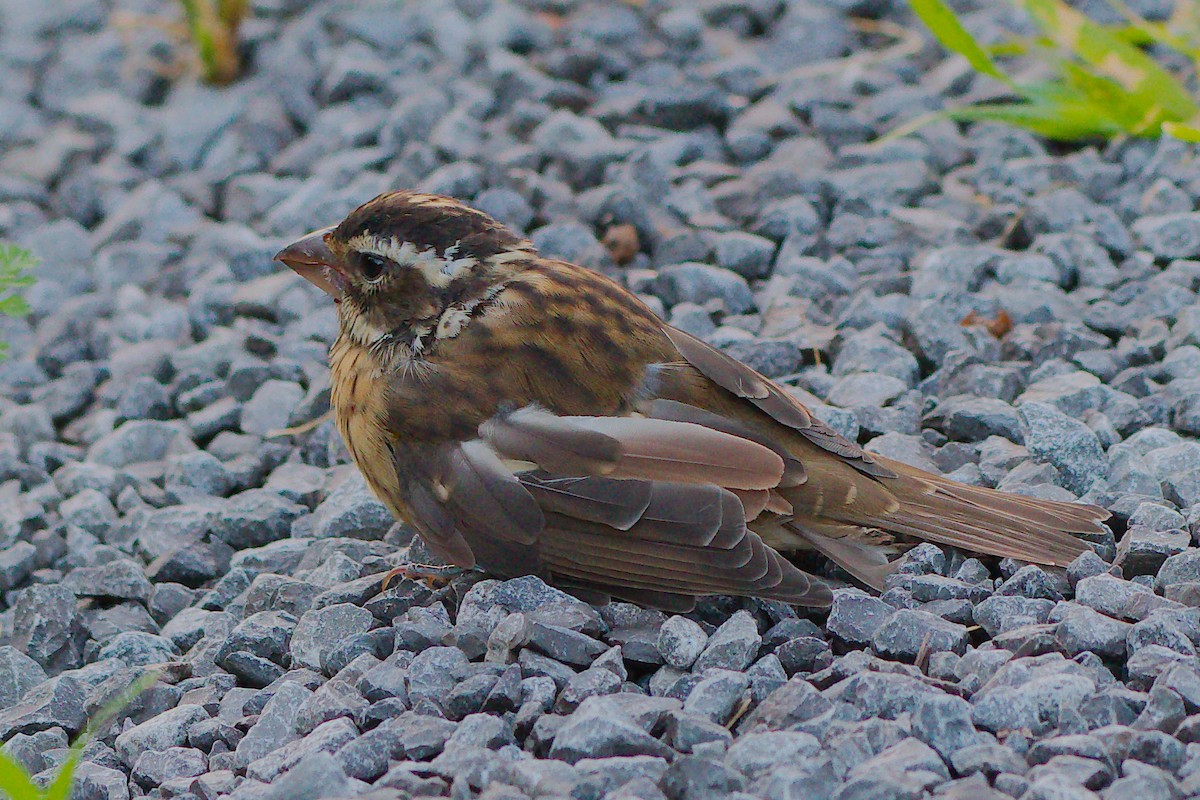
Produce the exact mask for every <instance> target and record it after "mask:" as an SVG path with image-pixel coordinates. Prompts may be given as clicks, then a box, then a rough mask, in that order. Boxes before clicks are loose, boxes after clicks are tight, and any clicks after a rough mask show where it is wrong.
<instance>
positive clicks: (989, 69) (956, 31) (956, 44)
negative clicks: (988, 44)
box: [909, 0, 1012, 85]
mask: <svg viewBox="0 0 1200 800" xmlns="http://www.w3.org/2000/svg"><path fill="white" fill-rule="evenodd" d="M909 3H910V5H911V6H912V10H913V12H914V13H915V14H916V15H917V16H918V17H920V19H921V21H922V22H924V23H925V26H926V27H927V28H929V30H930V32H931V33H932V34H933V35H934V37H935V38H936V39H937V40H938V41H939V42H940V43H941V45H942V47H945V48H946V49H947V50H953V51H954V52H955V53H958V54H959V55H961V56H962V57H963V58H965V59H967V62H968V63H969V64H970V65H971V66H972V67H974V68H975V70H976V71H977V72H981V73H983V74H984V75H989V76H991V77H993V78H995V79H996V80H998V81H1003V82H1004V83H1007V84H1010V85H1011V84H1012V79H1011V78H1009V77H1008V76H1007V75H1005V74H1004V73H1003V72H1002V71H1001V70H1000V68H999V67H997V66H996V62H994V61H992V57H991V56H989V55H988V54H987V51H986V50H984V49H983V47H981V46H980V44H979V42H977V41H975V37H974V36H972V35H971V34H970V32H969V31H967V29H966V28H964V27H963V25H962V23H961V22H959V21H958V17H957V16H956V15H955V13H954V11H952V10H951V9H950V7H949V6H948V5H946V4H945V3H943V2H942V0H909Z"/></svg>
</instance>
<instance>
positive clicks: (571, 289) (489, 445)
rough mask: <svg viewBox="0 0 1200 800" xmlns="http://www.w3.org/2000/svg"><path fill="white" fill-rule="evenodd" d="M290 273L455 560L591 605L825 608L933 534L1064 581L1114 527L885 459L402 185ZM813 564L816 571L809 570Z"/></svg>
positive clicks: (756, 380)
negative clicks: (322, 300) (328, 330)
mask: <svg viewBox="0 0 1200 800" xmlns="http://www.w3.org/2000/svg"><path fill="white" fill-rule="evenodd" d="M276 259H277V260H278V261H281V262H282V263H284V264H286V265H287V266H289V267H291V268H292V269H293V270H294V271H295V272H297V273H298V274H299V275H300V276H302V277H303V278H305V279H307V280H308V281H310V282H311V283H313V284H315V285H316V286H317V287H319V288H320V289H322V290H323V291H325V292H326V293H328V294H329V295H331V296H332V298H333V300H334V302H335V303H336V308H337V316H338V327H339V333H338V335H337V337H336V339H335V341H334V342H333V344H332V345H331V347H330V353H329V359H330V370H331V379H330V384H331V400H330V404H331V406H332V409H333V412H334V418H335V420H336V426H337V429H338V431H339V432H340V434H341V436H342V438H343V439H344V440H345V443H346V447H347V449H348V451H349V453H350V455H351V457H352V459H353V461H354V463H355V464H356V465H357V467H358V469H359V470H360V471H361V473H362V475H363V476H364V478H365V481H366V483H367V485H368V486H369V487H370V489H371V490H372V491H373V492H374V493H375V495H377V496H378V498H379V499H380V500H381V501H382V502H383V504H384V505H386V506H387V507H388V509H389V510H390V511H391V512H392V514H394V515H395V516H396V517H397V518H398V520H400V521H402V522H403V523H406V524H408V525H409V526H411V527H412V529H413V530H414V531H415V532H416V534H417V535H419V536H420V538H421V539H422V540H423V541H424V543H425V544H426V546H427V547H428V549H429V550H430V551H431V552H432V553H433V554H434V555H436V556H437V557H438V558H440V559H442V560H444V561H445V562H447V563H448V564H451V565H454V566H455V567H458V568H461V569H464V570H478V571H481V572H484V573H486V574H489V575H491V576H494V577H496V578H501V579H510V578H516V577H521V576H528V575H535V576H538V577H540V578H542V579H543V580H544V581H546V582H547V583H549V584H551V585H554V586H557V587H558V588H560V589H563V590H565V591H568V592H570V593H572V594H574V595H576V596H577V597H580V598H582V599H584V600H587V601H589V602H594V603H597V604H603V603H605V602H608V601H610V600H612V599H617V600H623V601H627V602H631V603H635V604H640V605H643V606H647V607H654V608H658V609H662V610H664V611H669V612H677V613H684V612H687V611H689V610H691V609H693V608H694V606H695V603H696V601H697V600H698V599H699V598H702V597H706V596H711V595H731V596H742V597H757V598H760V599H764V600H778V601H781V602H784V603H787V604H791V605H794V606H800V607H809V608H816V609H819V608H825V607H828V606H829V605H830V604H831V602H832V598H833V592H832V589H831V584H830V582H829V581H828V580H826V579H822V578H820V577H818V576H816V575H814V574H811V573H810V572H807V571H804V570H802V569H801V568H800V567H798V566H797V565H796V563H795V562H796V561H797V560H798V559H797V556H802V557H804V558H812V557H814V551H815V554H819V555H821V556H824V557H826V558H827V559H829V560H831V561H832V562H833V563H835V564H837V565H838V566H839V567H841V568H842V569H843V570H844V571H845V572H846V573H848V575H849V576H850V577H851V578H852V579H853V580H854V581H855V582H857V583H858V584H860V585H862V586H864V587H867V588H869V589H873V590H876V591H883V590H884V588H885V585H886V584H885V581H886V579H887V577H888V575H889V574H890V573H891V572H892V571H894V569H895V567H896V564H897V563H898V561H899V556H900V555H902V554H903V553H904V552H905V551H907V549H909V548H911V547H912V546H914V545H916V544H919V543H921V542H931V543H934V544H935V545H941V546H950V547H955V548H959V549H961V550H963V551H967V552H970V553H977V554H986V555H991V556H998V557H1006V556H1007V557H1012V558H1014V559H1019V560H1023V561H1026V562H1031V563H1036V564H1043V565H1051V566H1060V567H1061V566H1065V565H1067V564H1069V563H1070V562H1071V561H1072V560H1073V559H1075V558H1076V557H1077V556H1079V555H1080V554H1081V553H1083V552H1084V551H1085V550H1087V549H1088V545H1087V544H1086V542H1085V541H1082V540H1081V535H1082V536H1083V537H1086V536H1088V535H1098V534H1103V533H1104V532H1105V528H1104V526H1103V522H1104V520H1105V519H1107V518H1108V517H1109V513H1108V512H1107V511H1106V510H1104V509H1102V508H1099V507H1096V506H1092V505H1086V504H1082V503H1068V502H1059V501H1051V500H1043V499H1037V498H1032V497H1026V496H1021V495H1013V494H1006V493H1002V492H999V491H996V490H993V489H988V488H982V487H977V486H969V485H965V484H961V483H957V482H955V481H952V480H949V479H947V478H945V477H943V476H940V475H935V474H932V473H929V472H925V471H922V470H920V469H917V468H915V467H912V466H909V465H907V464H904V463H901V462H899V461H896V460H893V459H890V458H886V457H884V456H882V455H877V454H873V453H871V452H868V451H867V450H864V449H863V448H862V447H861V446H860V445H859V444H858V443H856V442H854V441H851V440H849V439H847V438H846V437H844V436H842V435H841V434H839V433H837V432H836V431H835V430H833V429H832V428H831V427H830V426H829V425H827V424H826V423H824V422H822V421H821V420H820V419H819V418H818V417H817V416H815V415H814V414H813V413H812V412H811V411H810V410H809V409H808V408H807V407H805V406H804V405H803V404H802V403H801V402H800V401H799V400H798V399H797V398H796V397H795V396H793V395H792V394H791V393H789V392H788V390H787V389H785V388H784V387H783V386H781V385H780V384H778V383H776V382H774V381H772V380H770V379H768V378H766V377H764V376H763V375H761V374H759V373H758V372H756V371H755V370H753V369H751V368H750V367H748V366H746V365H745V364H743V363H741V362H739V361H737V360H735V359H734V358H732V357H731V356H729V355H727V354H725V353H723V352H721V351H720V350H718V349H716V348H714V347H712V346H710V345H708V344H707V343H705V342H704V341H702V340H701V339H699V338H697V337H695V336H693V335H691V334H688V333H685V332H684V331H682V330H679V329H677V328H674V327H672V326H671V325H669V324H667V323H666V322H664V321H663V320H662V319H660V318H659V317H658V316H657V315H656V314H655V313H654V312H653V311H652V310H651V309H650V308H649V307H648V306H647V305H645V304H644V303H643V302H642V301H641V300H640V299H638V298H637V297H636V296H635V295H634V294H633V293H631V292H629V291H628V290H626V289H625V288H624V287H623V286H621V285H620V284H619V283H618V282H616V281H614V280H612V279H610V278H608V277H606V276H605V275H603V274H600V273H599V272H596V271H593V270H590V269H588V268H585V267H582V266H579V265H577V264H573V263H569V262H567V261H563V260H559V259H555V258H552V257H549V256H546V255H542V254H541V253H540V252H539V251H538V249H537V248H536V247H535V246H534V245H533V243H532V242H531V241H530V240H529V239H528V238H526V237H524V236H522V235H519V234H518V233H515V232H514V231H512V230H510V229H509V228H507V227H505V226H504V225H502V224H500V223H499V222H497V221H496V220H495V219H493V218H492V217H490V216H488V215H487V214H485V213H484V212H482V211H479V210H477V209H474V208H472V207H470V206H469V205H467V204H465V203H463V202H460V201H459V200H456V199H453V198H449V197H443V196H440V195H435V194H425V193H421V192H417V191H410V190H400V191H393V192H387V193H384V194H381V195H379V196H378V197H375V198H373V199H371V200H369V201H368V202H366V203H364V204H363V205H361V206H359V207H358V208H356V209H355V210H354V211H352V212H351V213H350V214H349V215H348V216H346V217H345V218H344V219H343V220H342V221H341V222H339V223H338V224H336V225H334V226H331V227H328V228H323V229H321V230H318V231H314V232H313V233H310V234H308V235H306V236H304V237H302V238H300V239H298V240H297V241H295V242H293V243H292V244H290V245H288V246H287V247H285V248H284V249H283V250H281V251H280V252H279V253H278V254H277V255H276ZM802 563H806V562H802Z"/></svg>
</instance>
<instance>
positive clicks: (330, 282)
mask: <svg viewBox="0 0 1200 800" xmlns="http://www.w3.org/2000/svg"><path fill="white" fill-rule="evenodd" d="M332 230H333V228H332V227H329V228H322V229H321V230H319V231H313V232H312V233H310V234H308V235H307V236H305V237H304V238H303V239H297V240H296V241H294V242H292V243H291V244H289V245H288V246H287V247H285V248H283V249H282V250H280V251H279V252H278V253H276V254H275V260H276V261H282V262H283V263H284V264H287V265H288V266H289V267H291V268H292V269H294V270H295V271H296V272H297V274H299V275H300V277H302V278H304V280H306V281H308V282H309V283H311V284H312V285H313V286H316V287H317V288H318V289H320V290H321V291H323V292H325V293H326V294H328V295H329V296H330V297H332V298H333V299H334V300H336V301H340V300H341V299H342V293H343V292H345V290H346V286H347V284H348V283H349V281H347V279H346V270H345V269H343V268H342V266H341V265H340V264H339V263H338V259H337V258H336V257H335V256H334V255H333V253H332V251H330V249H329V245H327V244H326V243H325V239H326V237H328V236H329V232H330V231H332Z"/></svg>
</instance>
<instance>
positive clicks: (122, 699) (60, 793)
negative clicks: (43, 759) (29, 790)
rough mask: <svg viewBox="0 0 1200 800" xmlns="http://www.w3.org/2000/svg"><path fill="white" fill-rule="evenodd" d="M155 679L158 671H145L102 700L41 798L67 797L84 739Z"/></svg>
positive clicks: (157, 676) (110, 718) (147, 687)
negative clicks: (112, 695)
mask: <svg viewBox="0 0 1200 800" xmlns="http://www.w3.org/2000/svg"><path fill="white" fill-rule="evenodd" d="M158 679H159V674H158V673H157V672H155V671H150V672H146V673H144V674H143V675H141V676H140V677H139V678H138V679H137V680H135V681H133V682H132V683H131V684H129V686H128V687H126V688H125V691H123V692H121V693H120V694H118V695H117V696H116V697H114V698H113V699H112V700H109V701H108V702H107V703H105V704H104V707H103V708H101V709H100V710H99V711H98V712H97V713H96V715H95V716H94V717H92V718H91V720H90V721H89V722H88V724H87V727H86V728H84V729H83V733H81V734H79V738H77V739H76V740H75V741H74V743H73V744H72V745H71V753H70V755H68V756H67V760H66V761H64V762H63V765H62V767H60V768H59V770H58V774H57V775H55V776H54V780H53V781H51V783H50V785H49V786H48V787H47V788H46V792H45V794H44V795H42V800H69V798H70V797H71V789H72V788H73V787H74V783H75V769H76V767H78V766H79V759H80V758H81V757H82V756H83V748H85V747H87V745H88V742H90V741H91V740H92V737H93V736H95V735H96V733H97V732H98V731H101V730H103V729H104V728H106V727H107V726H109V725H111V724H112V721H113V719H115V718H116V716H117V714H119V713H120V712H121V710H122V709H123V708H125V707H126V706H128V705H129V704H130V703H131V702H133V700H134V698H136V697H137V696H138V695H140V694H141V693H142V692H144V691H146V690H147V689H149V688H150V687H151V686H153V685H154V683H155V682H156V681H157V680H158Z"/></svg>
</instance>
